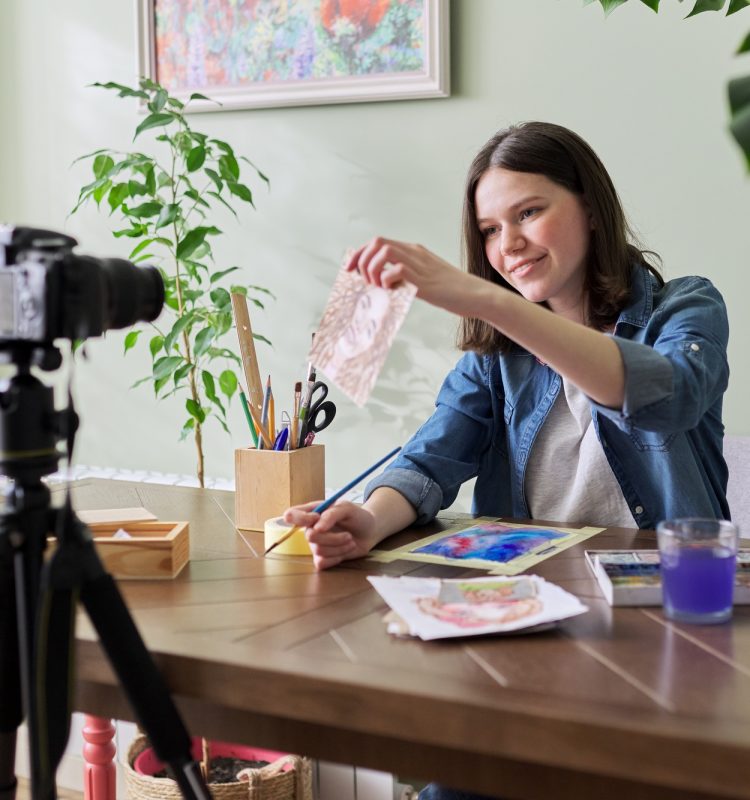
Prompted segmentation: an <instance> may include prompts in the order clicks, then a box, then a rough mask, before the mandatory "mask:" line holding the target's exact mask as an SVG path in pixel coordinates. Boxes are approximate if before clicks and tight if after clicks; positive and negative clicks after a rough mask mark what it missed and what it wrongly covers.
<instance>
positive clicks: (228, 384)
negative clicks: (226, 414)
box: [219, 369, 237, 397]
mask: <svg viewBox="0 0 750 800" xmlns="http://www.w3.org/2000/svg"><path fill="white" fill-rule="evenodd" d="M219 388H220V389H221V391H222V392H223V393H224V394H225V395H226V396H227V397H231V396H232V395H233V394H234V393H235V392H236V391H237V376H236V375H235V374H234V372H232V370H231V369H225V370H224V371H223V372H222V373H221V375H219Z"/></svg>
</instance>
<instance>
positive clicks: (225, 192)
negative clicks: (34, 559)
mask: <svg viewBox="0 0 750 800" xmlns="http://www.w3.org/2000/svg"><path fill="white" fill-rule="evenodd" d="M94 86H96V87H99V88H102V89H106V90H110V91H114V92H117V95H118V97H120V98H137V99H138V100H140V101H141V102H142V103H143V105H144V106H145V109H146V111H147V113H146V116H145V117H143V118H140V121H139V122H138V124H137V125H136V127H135V134H134V136H133V140H134V141H135V140H136V139H138V138H139V137H140V136H141V135H142V134H148V135H151V136H152V137H153V138H154V143H153V144H154V146H152V147H150V148H149V152H143V151H140V150H133V151H131V152H122V151H119V150H114V149H110V148H102V149H98V150H95V151H94V152H92V153H88V154H86V155H84V156H81V158H79V159H77V160H76V161H77V162H78V161H89V162H90V163H91V169H92V171H93V180H92V181H90V182H89V183H87V184H86V185H84V186H83V187H82V188H81V190H80V192H79V196H78V202H77V203H76V206H75V208H74V209H73V211H72V212H71V214H74V213H75V212H76V211H77V210H78V209H79V208H81V206H83V205H85V204H87V203H91V202H93V203H95V204H96V206H97V208H99V209H100V210H101V209H102V208H103V209H104V210H108V211H109V214H110V216H111V217H114V218H115V219H116V220H117V222H118V224H117V225H116V226H114V230H113V232H112V233H113V235H114V236H115V238H118V239H119V238H125V239H127V240H130V242H131V248H130V252H129V255H128V258H129V259H130V260H131V261H133V262H134V263H138V262H143V261H149V262H154V263H156V264H157V266H159V268H160V270H161V272H162V275H163V278H164V285H165V292H166V297H165V303H166V306H167V308H168V310H169V312H170V313H169V314H168V316H167V317H166V319H165V317H164V315H162V317H160V318H159V321H158V323H154V324H153V325H152V333H151V336H150V338H149V341H148V349H149V353H150V356H151V372H150V374H149V375H147V376H145V377H144V378H142V379H141V380H139V381H137V383H136V384H135V385H138V384H141V383H150V384H151V385H152V386H153V389H154V394H155V396H156V397H159V398H163V397H168V396H170V395H173V394H182V395H186V399H185V412H186V416H185V418H184V419H183V421H182V426H181V434H180V439H181V440H183V439H185V438H187V437H188V436H191V435H192V437H193V439H194V441H195V446H196V450H197V468H196V472H197V477H198V482H199V484H200V485H201V487H202V486H203V485H204V451H203V435H202V434H203V425H204V423H205V422H206V420H207V419H208V417H209V416H212V417H213V418H214V419H215V420H216V421H217V422H218V424H219V425H221V427H222V428H224V430H225V431H227V433H228V432H229V429H228V427H227V407H228V404H229V402H230V401H231V398H232V396H233V395H234V394H235V393H236V391H237V387H238V379H237V372H236V369H237V368H238V367H241V360H240V357H239V356H238V355H237V354H236V353H235V352H234V350H233V349H230V348H229V347H227V346H225V345H224V344H223V343H222V341H221V340H222V337H224V335H225V334H226V333H227V332H228V331H229V330H230V329H231V328H232V306H231V299H230V294H231V293H240V294H244V295H245V296H246V297H247V298H248V300H250V301H251V302H252V303H254V304H255V305H256V306H258V307H260V308H263V307H264V306H263V299H264V297H265V296H267V295H269V294H270V292H269V291H268V290H267V289H264V288H263V287H261V286H245V285H239V284H233V283H231V277H232V276H233V274H234V273H236V272H237V271H238V270H239V267H238V266H228V267H226V266H224V267H218V266H217V265H216V264H215V263H214V258H213V250H212V247H211V240H212V239H213V238H214V237H216V236H218V235H219V234H221V230H220V229H219V228H218V227H217V226H216V225H215V224H213V223H212V222H211V220H210V219H209V216H210V215H211V214H214V213H215V212H216V211H217V210H218V209H219V208H222V209H228V210H229V211H230V212H231V213H232V214H233V215H234V216H235V217H236V216H237V210H236V208H235V206H236V205H237V204H238V202H240V201H241V202H243V203H248V204H250V205H253V194H252V191H251V190H250V188H249V186H248V185H247V184H246V183H244V182H243V180H242V167H241V164H240V162H241V161H244V162H245V163H246V164H249V165H250V167H251V168H252V170H253V171H254V173H255V175H256V177H257V178H258V179H260V180H261V181H263V182H265V183H266V184H268V183H269V181H268V178H267V177H266V176H265V175H264V174H263V173H262V172H261V171H260V170H259V169H258V168H257V167H256V166H255V165H254V164H252V162H251V161H249V160H248V159H247V158H245V157H244V156H241V157H239V158H238V157H237V156H236V155H235V152H234V149H233V148H232V147H231V146H230V145H229V144H228V143H227V142H225V141H223V140H221V139H217V138H214V137H211V136H208V135H206V134H205V133H201V132H199V131H197V130H194V129H193V127H192V126H191V125H190V124H189V123H188V120H187V117H186V112H187V110H188V108H189V105H190V102H191V101H192V100H197V99H202V100H208V99H209V98H207V97H205V96H204V95H201V94H198V93H194V94H192V95H191V97H190V99H189V100H188V101H187V102H186V103H183V102H182V101H181V100H178V99H177V98H175V97H172V96H170V94H169V93H168V92H167V90H166V89H165V88H164V87H163V86H160V85H159V84H158V83H155V82H154V81H152V80H150V79H148V78H141V80H140V82H139V84H138V86H137V87H136V88H132V87H129V86H123V85H122V84H119V83H113V82H109V83H103V84H102V83H95V84H94ZM227 282H229V286H227ZM144 330H146V329H144V328H136V329H134V330H131V331H130V332H129V333H128V334H127V335H126V336H125V343H124V347H125V352H126V353H127V352H129V351H130V350H132V349H133V348H134V347H135V345H136V342H137V341H138V339H139V337H140V336H141V334H142V333H143V332H144ZM253 336H254V337H255V338H256V339H260V340H262V341H265V342H268V340H267V339H266V338H265V337H263V336H260V335H259V334H257V333H253Z"/></svg>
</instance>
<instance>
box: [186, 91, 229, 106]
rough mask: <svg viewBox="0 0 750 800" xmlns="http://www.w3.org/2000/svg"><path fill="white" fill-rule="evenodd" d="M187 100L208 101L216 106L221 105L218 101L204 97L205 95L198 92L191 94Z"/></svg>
mask: <svg viewBox="0 0 750 800" xmlns="http://www.w3.org/2000/svg"><path fill="white" fill-rule="evenodd" d="M188 100H208V101H209V102H210V103H216V105H217V106H220V105H221V103H220V102H219V101H218V100H214V99H213V98H212V97H206V95H205V94H199V93H198V92H193V93H192V94H191V95H190V97H189V98H188Z"/></svg>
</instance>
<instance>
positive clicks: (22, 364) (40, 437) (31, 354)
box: [0, 342, 78, 487]
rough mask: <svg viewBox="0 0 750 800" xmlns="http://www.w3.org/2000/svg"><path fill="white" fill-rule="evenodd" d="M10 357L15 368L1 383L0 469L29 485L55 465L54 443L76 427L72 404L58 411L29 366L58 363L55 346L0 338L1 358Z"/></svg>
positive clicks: (49, 390)
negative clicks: (10, 341) (11, 374)
mask: <svg viewBox="0 0 750 800" xmlns="http://www.w3.org/2000/svg"><path fill="white" fill-rule="evenodd" d="M8 362H12V363H13V364H15V365H16V373H15V374H14V375H13V376H12V377H11V378H10V380H9V381H7V382H4V383H2V384H0V474H2V475H5V476H7V477H8V478H10V479H11V480H13V481H14V484H16V485H18V486H22V487H29V486H31V485H36V484H38V483H39V482H40V480H41V478H42V477H44V476H45V475H51V474H52V473H53V472H55V471H56V470H57V465H58V460H59V453H58V451H57V443H58V442H60V441H61V440H62V439H63V438H64V437H66V436H72V435H73V434H74V433H75V430H76V429H77V427H78V416H77V415H76V413H75V412H74V411H73V409H72V408H69V409H66V410H63V411H56V410H55V405H54V392H53V390H52V388H51V387H49V386H45V385H44V384H43V383H42V382H41V381H40V380H39V379H38V378H37V377H36V376H35V375H33V374H32V372H31V367H32V366H38V367H40V368H42V369H47V370H52V369H57V367H59V366H60V364H61V363H62V356H61V354H60V351H59V349H58V348H57V347H54V346H53V345H46V346H37V345H32V344H29V343H26V342H15V343H9V342H0V363H8Z"/></svg>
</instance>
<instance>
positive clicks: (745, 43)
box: [735, 33, 750, 55]
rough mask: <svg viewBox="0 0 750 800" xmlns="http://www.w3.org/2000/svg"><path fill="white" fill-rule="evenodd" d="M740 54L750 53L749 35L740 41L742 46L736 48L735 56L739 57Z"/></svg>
mask: <svg viewBox="0 0 750 800" xmlns="http://www.w3.org/2000/svg"><path fill="white" fill-rule="evenodd" d="M741 53H750V33H748V35H747V36H746V37H745V38H744V39H743V40H742V44H741V45H740V46H739V48H737V52H736V53H735V55H740V54H741Z"/></svg>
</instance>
